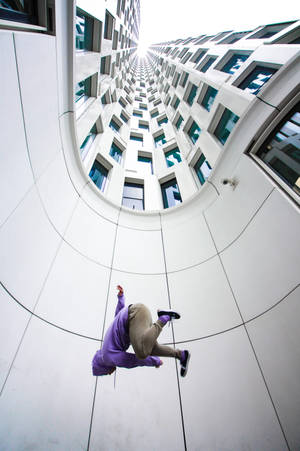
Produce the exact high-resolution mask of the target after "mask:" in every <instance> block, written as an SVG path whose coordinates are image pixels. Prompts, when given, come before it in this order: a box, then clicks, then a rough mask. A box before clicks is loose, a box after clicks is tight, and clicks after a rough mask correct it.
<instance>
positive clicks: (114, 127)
mask: <svg viewBox="0 0 300 451" xmlns="http://www.w3.org/2000/svg"><path fill="white" fill-rule="evenodd" d="M109 126H110V128H111V129H112V130H114V131H115V132H118V131H119V130H120V125H119V124H117V123H116V122H115V121H114V120H113V119H112V120H111V121H110V123H109Z"/></svg>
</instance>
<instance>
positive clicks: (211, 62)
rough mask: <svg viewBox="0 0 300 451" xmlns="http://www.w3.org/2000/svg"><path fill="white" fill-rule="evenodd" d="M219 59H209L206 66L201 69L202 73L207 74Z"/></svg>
mask: <svg viewBox="0 0 300 451" xmlns="http://www.w3.org/2000/svg"><path fill="white" fill-rule="evenodd" d="M216 59H217V58H213V57H212V58H209V59H208V60H207V61H206V63H205V64H204V66H202V67H201V69H200V72H206V71H207V70H208V69H209V68H210V66H211V65H212V64H213V63H214V62H215V61H216Z"/></svg>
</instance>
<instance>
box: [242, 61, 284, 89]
mask: <svg viewBox="0 0 300 451" xmlns="http://www.w3.org/2000/svg"><path fill="white" fill-rule="evenodd" d="M275 72H277V69H272V68H270V67H263V66H256V68H255V69H254V70H253V71H252V72H251V73H250V74H249V75H248V76H247V77H246V78H245V79H244V80H243V81H242V83H240V84H239V85H238V88H240V89H243V90H244V91H247V92H250V93H251V94H253V95H256V94H258V93H259V91H260V90H261V88H262V87H263V85H264V84H265V83H267V81H269V80H270V78H271V77H272V75H274V74H275Z"/></svg>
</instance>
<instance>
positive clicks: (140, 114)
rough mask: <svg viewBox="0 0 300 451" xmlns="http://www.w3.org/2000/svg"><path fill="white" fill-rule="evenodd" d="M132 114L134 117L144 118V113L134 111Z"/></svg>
mask: <svg viewBox="0 0 300 451" xmlns="http://www.w3.org/2000/svg"><path fill="white" fill-rule="evenodd" d="M132 114H133V116H136V117H143V113H142V111H134V112H133V113H132Z"/></svg>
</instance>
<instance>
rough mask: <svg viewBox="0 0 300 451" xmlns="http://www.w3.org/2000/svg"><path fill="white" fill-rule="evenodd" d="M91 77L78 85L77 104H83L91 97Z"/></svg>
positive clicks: (76, 88) (76, 91)
mask: <svg viewBox="0 0 300 451" xmlns="http://www.w3.org/2000/svg"><path fill="white" fill-rule="evenodd" d="M91 81H92V79H91V77H88V78H86V79H85V80H83V81H80V82H79V83H77V84H76V87H75V102H76V104H81V103H82V102H84V101H85V100H86V99H87V98H88V97H90V96H91Z"/></svg>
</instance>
